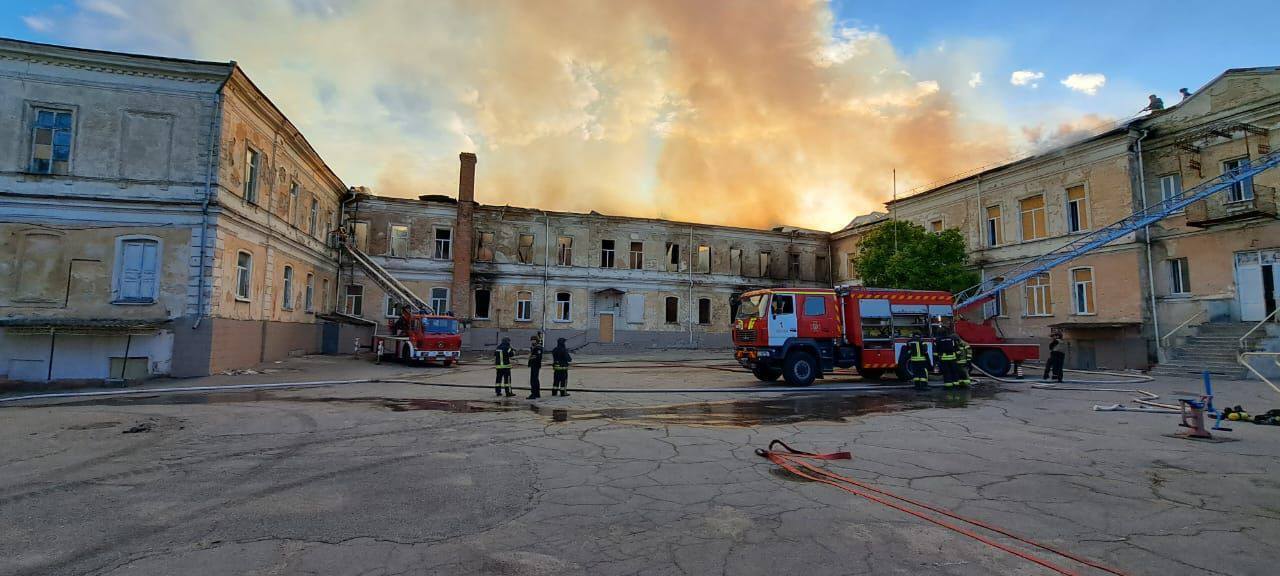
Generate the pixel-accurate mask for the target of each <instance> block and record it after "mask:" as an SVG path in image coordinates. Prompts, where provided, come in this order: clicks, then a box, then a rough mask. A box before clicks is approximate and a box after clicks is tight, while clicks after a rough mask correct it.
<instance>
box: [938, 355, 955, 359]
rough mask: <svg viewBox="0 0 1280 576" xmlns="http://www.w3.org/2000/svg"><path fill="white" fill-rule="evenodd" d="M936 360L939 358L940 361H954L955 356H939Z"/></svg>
mask: <svg viewBox="0 0 1280 576" xmlns="http://www.w3.org/2000/svg"><path fill="white" fill-rule="evenodd" d="M938 358H940V359H942V360H955V359H956V355H955V354H940V355H938Z"/></svg>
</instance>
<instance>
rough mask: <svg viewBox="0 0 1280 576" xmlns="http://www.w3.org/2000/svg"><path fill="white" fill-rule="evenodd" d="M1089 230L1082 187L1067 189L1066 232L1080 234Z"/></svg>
mask: <svg viewBox="0 0 1280 576" xmlns="http://www.w3.org/2000/svg"><path fill="white" fill-rule="evenodd" d="M1088 229H1089V206H1088V203H1087V202H1086V200H1085V196H1084V186H1072V187H1070V188H1067V230H1068V231H1071V232H1080V231H1081V230H1088Z"/></svg>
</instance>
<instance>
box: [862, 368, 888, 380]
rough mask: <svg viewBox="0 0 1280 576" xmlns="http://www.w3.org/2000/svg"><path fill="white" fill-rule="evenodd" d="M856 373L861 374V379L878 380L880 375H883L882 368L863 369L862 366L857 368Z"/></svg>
mask: <svg viewBox="0 0 1280 576" xmlns="http://www.w3.org/2000/svg"><path fill="white" fill-rule="evenodd" d="M858 374H861V375H862V379H863V380H879V379H880V377H881V376H884V369H882V368H865V369H864V368H859V369H858Z"/></svg>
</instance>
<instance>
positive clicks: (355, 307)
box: [343, 284, 364, 316]
mask: <svg viewBox="0 0 1280 576" xmlns="http://www.w3.org/2000/svg"><path fill="white" fill-rule="evenodd" d="M343 309H344V310H346V312H347V314H350V315H352V316H363V315H364V286H361V285H359V284H347V301H346V306H345V307H344V308H343Z"/></svg>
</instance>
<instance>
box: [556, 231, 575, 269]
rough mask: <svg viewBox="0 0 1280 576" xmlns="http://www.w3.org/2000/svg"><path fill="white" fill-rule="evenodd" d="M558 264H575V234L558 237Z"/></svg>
mask: <svg viewBox="0 0 1280 576" xmlns="http://www.w3.org/2000/svg"><path fill="white" fill-rule="evenodd" d="M556 265H557V266H573V236H561V237H559V238H557V239H556Z"/></svg>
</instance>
